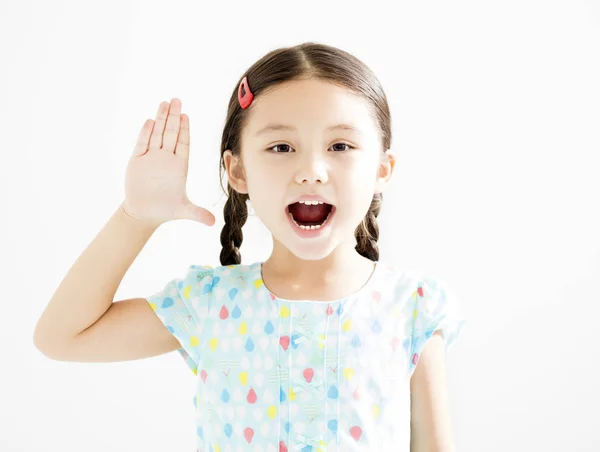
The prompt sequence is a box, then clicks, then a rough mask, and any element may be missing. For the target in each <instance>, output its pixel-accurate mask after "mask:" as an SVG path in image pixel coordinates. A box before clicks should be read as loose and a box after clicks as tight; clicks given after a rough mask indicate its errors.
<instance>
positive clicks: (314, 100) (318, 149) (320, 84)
mask: <svg viewBox="0 0 600 452" xmlns="http://www.w3.org/2000/svg"><path fill="white" fill-rule="evenodd" d="M369 107H370V106H369V104H368V102H367V101H366V100H364V99H363V98H361V97H359V96H356V95H354V94H353V93H350V92H349V91H347V90H345V89H343V88H340V87H338V86H335V85H333V84H331V83H326V82H324V81H320V80H316V79H308V80H297V81H291V82H286V83H285V84H283V85H280V86H278V87H276V88H274V89H273V91H268V92H263V93H261V95H260V96H257V97H256V98H255V99H254V101H253V103H252V105H251V106H250V107H249V108H250V110H249V113H250V114H249V118H248V123H247V125H246V127H245V128H244V130H243V132H242V151H241V159H242V162H241V163H242V167H240V166H239V163H240V162H239V159H238V158H236V157H233V156H232V155H231V151H229V150H228V151H226V153H225V164H226V167H227V171H228V176H229V183H230V184H231V185H232V187H233V188H234V189H236V190H237V191H238V192H240V193H248V195H249V197H250V200H251V202H252V207H253V208H254V210H255V211H256V213H257V215H258V216H259V218H260V219H261V221H262V222H263V223H264V224H265V226H267V228H268V229H269V230H270V231H271V233H272V235H273V238H274V240H275V242H276V243H277V242H279V243H281V244H282V245H284V246H285V247H286V248H287V249H288V250H289V251H290V252H292V253H293V254H295V255H296V256H297V257H299V258H301V259H304V260H316V259H322V258H324V257H326V256H328V255H329V254H330V253H331V252H332V251H333V250H334V249H335V248H336V247H337V246H338V245H339V244H341V243H349V244H351V245H352V247H354V245H355V243H356V242H355V240H354V231H355V229H356V227H357V226H358V225H359V224H360V222H361V221H362V219H363V218H364V216H365V214H366V213H367V211H368V209H369V206H370V204H371V200H372V198H373V195H374V193H378V192H381V191H382V188H383V185H384V183H385V182H386V181H387V180H388V179H389V178H390V177H391V173H392V170H393V166H394V156H393V154H392V153H391V152H387V153H386V154H384V155H382V151H381V145H380V139H379V130H378V127H377V124H376V120H375V118H374V117H372V116H370V109H369ZM340 124H345V125H348V126H351V127H352V128H353V129H349V128H346V127H336V128H333V127H332V126H338V125H340ZM274 126H277V127H274ZM283 126H285V127H283ZM303 195H319V196H321V197H323V198H324V199H325V200H326V202H327V203H329V204H331V205H333V206H334V208H333V209H332V210H333V211H332V213H331V215H330V216H329V219H328V220H327V221H326V222H325V224H324V225H323V227H322V228H320V229H319V230H318V231H312V235H314V236H313V237H305V235H307V234H304V233H303V231H302V230H301V229H299V228H298V227H297V226H295V225H294V223H293V222H292V221H291V220H290V218H289V209H288V206H289V205H290V204H291V203H293V202H294V201H296V200H297V199H298V198H299V197H301V196H303ZM291 210H292V211H293V212H298V211H297V210H294V208H293V207H292V209H291ZM298 215H300V214H298ZM304 218H306V217H304Z"/></svg>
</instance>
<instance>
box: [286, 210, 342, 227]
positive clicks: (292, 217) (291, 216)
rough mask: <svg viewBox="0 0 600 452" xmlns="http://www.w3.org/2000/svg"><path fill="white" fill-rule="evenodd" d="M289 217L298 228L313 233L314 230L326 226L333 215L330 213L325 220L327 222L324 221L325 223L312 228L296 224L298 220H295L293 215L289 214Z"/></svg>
mask: <svg viewBox="0 0 600 452" xmlns="http://www.w3.org/2000/svg"><path fill="white" fill-rule="evenodd" d="M288 215H289V216H290V218H291V219H292V221H293V222H294V224H295V225H296V226H298V227H299V228H301V229H305V230H309V231H312V230H313V229H320V228H321V227H322V226H323V225H324V224H325V223H326V222H327V220H329V215H331V212H329V213H328V214H327V218H325V220H324V221H323V223H321V224H318V225H312V226H305V225H303V224H298V223H297V222H296V220H294V216H293V215H292V214H291V213H288Z"/></svg>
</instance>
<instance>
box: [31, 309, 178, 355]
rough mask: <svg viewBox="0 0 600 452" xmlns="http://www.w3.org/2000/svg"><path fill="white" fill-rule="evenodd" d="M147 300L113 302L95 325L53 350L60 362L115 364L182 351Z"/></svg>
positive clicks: (48, 351)
mask: <svg viewBox="0 0 600 452" xmlns="http://www.w3.org/2000/svg"><path fill="white" fill-rule="evenodd" d="M180 347H181V345H180V344H179V342H178V341H177V339H176V338H175V337H174V336H173V335H172V334H171V333H170V332H169V330H168V329H167V328H166V327H165V326H164V324H163V323H162V322H161V320H160V319H159V318H158V317H157V316H156V314H155V313H154V311H153V309H152V307H151V306H150V305H149V304H148V301H147V300H146V299H145V298H131V299H128V300H122V301H116V302H113V303H112V305H111V306H110V308H108V310H107V311H106V312H105V313H104V314H103V315H102V317H100V318H99V319H98V320H97V321H96V322H95V323H93V324H92V325H91V326H89V327H88V328H87V329H85V330H83V331H82V332H81V333H79V334H78V335H77V336H75V337H74V338H72V339H71V340H70V341H68V342H66V343H65V344H61V345H60V346H55V347H52V349H49V350H41V351H42V352H43V353H44V354H45V355H46V356H48V357H49V358H52V359H56V360H59V361H78V362H114V361H129V360H134V359H140V358H147V357H150V356H156V355H161V354H163V353H167V352H170V351H174V350H176V349H178V348H180Z"/></svg>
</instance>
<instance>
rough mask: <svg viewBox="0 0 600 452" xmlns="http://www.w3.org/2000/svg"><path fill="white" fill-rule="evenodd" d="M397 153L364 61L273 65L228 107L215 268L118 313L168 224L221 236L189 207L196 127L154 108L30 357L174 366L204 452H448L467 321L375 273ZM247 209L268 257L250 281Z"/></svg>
mask: <svg viewBox="0 0 600 452" xmlns="http://www.w3.org/2000/svg"><path fill="white" fill-rule="evenodd" d="M390 143H391V124H390V112H389V108H388V104H387V100H386V96H385V94H384V92H383V90H382V88H381V86H380V84H379V82H378V81H377V79H376V77H375V76H374V75H373V73H372V72H371V71H370V70H369V69H368V68H367V67H366V66H365V64H363V63H362V62H361V61H360V60H358V59H357V58H356V57H354V56H352V55H350V54H348V53H347V52H344V51H342V50H339V49H336V48H334V47H330V46H326V45H322V44H316V43H304V44H301V45H298V46H295V47H291V48H281V49H277V50H274V51H272V52H270V53H268V54H267V55H265V56H264V57H263V58H261V59H260V60H259V61H257V62H256V63H255V64H254V65H253V66H252V67H250V68H249V69H248V71H247V72H246V73H245V74H244V76H243V77H242V79H241V80H240V82H239V84H238V85H236V88H235V91H234V92H233V94H232V96H231V99H230V101H229V109H228V112H227V119H226V122H225V128H224V131H223V135H222V142H221V168H220V170H221V176H222V175H223V174H222V173H223V171H226V173H227V178H228V186H227V195H228V199H227V202H226V204H225V210H224V219H225V226H224V227H223V230H222V232H221V244H222V246H223V248H222V251H221V255H220V262H221V266H218V267H216V268H213V267H210V266H204V265H191V266H190V267H189V269H188V271H187V274H185V275H184V276H183V277H182V278H178V279H174V280H172V281H170V282H169V283H168V284H166V286H165V287H164V289H163V290H161V291H160V292H159V293H156V294H153V295H151V296H149V297H147V298H136V299H130V300H123V301H119V302H113V301H112V300H113V299H114V294H115V292H116V289H117V288H118V286H119V283H120V282H121V280H122V278H123V276H124V274H125V272H126V271H127V269H128V268H129V266H130V265H131V263H132V262H133V260H134V259H135V257H136V256H137V255H138V253H139V252H140V251H141V249H142V248H143V246H144V245H145V243H146V242H147V240H148V239H149V238H150V236H151V235H152V233H153V232H154V231H155V230H156V228H158V227H159V226H160V225H161V224H163V223H165V222H168V221H171V220H176V219H192V220H196V221H200V222H202V223H203V224H206V225H208V226H212V225H213V224H214V222H215V219H214V216H213V215H212V214H211V213H210V212H209V211H207V210H205V209H203V208H201V207H198V206H195V205H193V204H192V203H191V202H190V201H189V199H188V198H187V195H186V190H185V188H186V178H187V164H188V156H189V122H188V117H187V115H185V114H182V113H181V102H180V101H179V99H172V101H171V103H170V104H167V103H161V105H160V108H159V110H158V114H157V116H156V121H155V122H153V121H147V122H146V124H145V126H144V128H143V129H142V131H141V133H140V136H139V140H138V143H137V146H136V148H135V151H134V154H133V156H132V157H131V159H130V162H129V166H128V169H127V174H126V196H125V200H124V201H123V203H122V204H121V205H120V206H119V209H117V211H116V212H115V214H114V215H113V217H112V218H111V220H110V221H109V223H107V225H106V226H105V227H104V229H103V230H102V231H101V232H100V234H99V235H98V237H96V239H95V240H94V241H93V242H92V244H91V245H90V246H89V247H88V249H87V250H86V251H85V252H84V254H83V255H82V256H80V258H79V259H78V261H77V262H76V263H75V264H74V267H73V268H72V269H71V270H70V272H69V274H68V275H67V276H66V277H65V279H64V280H63V282H62V283H61V285H60V286H59V288H58V289H57V291H56V293H55V294H54V296H53V298H52V300H51V301H50V303H49V304H48V307H47V308H46V310H45V312H44V314H43V315H42V317H41V318H40V320H39V322H38V325H37V328H36V332H35V343H36V345H37V347H38V348H39V349H40V350H41V351H42V352H43V353H44V354H46V355H47V356H49V357H51V358H53V359H61V360H70V361H119V360H129V359H138V358H143V357H148V356H155V355H159V354H162V353H166V352H168V351H172V350H178V351H179V353H180V354H181V356H182V357H183V358H184V359H185V361H186V362H187V365H188V366H189V368H190V369H191V370H192V372H193V373H194V375H196V376H197V389H196V394H195V398H194V403H195V407H196V410H195V414H196V423H197V450H198V451H203V452H209V451H215V452H216V451H261V452H262V451H280V452H281V451H294V450H302V451H304V452H308V451H328V452H332V451H375V450H376V451H395V452H397V451H402V450H404V451H408V450H409V449H410V450H411V451H450V450H453V447H452V440H451V436H450V422H449V419H448V409H447V394H446V388H445V367H444V365H445V362H444V361H445V355H444V352H445V350H446V349H447V347H448V346H449V345H450V344H451V343H452V342H453V341H454V339H455V338H456V337H457V335H458V333H459V331H460V330H461V328H462V326H463V324H464V320H463V319H462V317H461V316H460V315H459V313H458V307H457V304H456V303H455V302H454V301H453V300H454V298H453V297H451V296H450V295H449V293H448V291H447V290H445V289H444V286H443V284H441V283H440V282H439V281H437V280H436V279H434V278H431V277H428V276H424V275H423V276H419V275H414V274H411V273H409V272H407V271H402V270H399V269H396V268H394V267H392V266H389V265H385V264H384V263H382V262H380V261H379V249H378V246H377V239H378V234H379V229H378V226H377V215H378V214H379V211H380V207H381V203H382V190H383V188H384V185H385V184H386V183H387V182H388V181H389V180H390V178H391V176H392V172H393V169H394V164H395V157H394V154H393V153H392V152H390V150H389V149H390ZM250 200H252V206H253V207H254V209H255V211H256V213H257V215H258V216H259V217H260V219H261V220H262V221H263V223H264V224H265V225H266V226H267V227H268V229H269V230H270V232H271V233H272V236H273V251H272V254H271V255H270V257H269V258H268V259H267V260H266V261H264V262H255V263H252V264H250V265H244V264H242V263H241V254H240V247H241V245H242V238H243V235H242V226H243V225H244V223H245V222H246V219H247V202H248V201H250ZM92 274H93V277H90V276H91V275H92ZM90 281H93V284H95V286H92V287H90ZM83 286H85V293H87V294H91V295H92V296H93V297H95V298H93V299H91V300H86V301H85V303H82V302H81V301H80V300H79V298H80V294H81V293H82V292H83V290H82V287H83ZM59 332H60V333H59ZM444 341H445V342H444Z"/></svg>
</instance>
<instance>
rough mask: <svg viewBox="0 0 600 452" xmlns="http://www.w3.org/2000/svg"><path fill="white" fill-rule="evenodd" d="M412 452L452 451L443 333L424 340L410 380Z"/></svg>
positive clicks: (439, 332)
mask: <svg viewBox="0 0 600 452" xmlns="http://www.w3.org/2000/svg"><path fill="white" fill-rule="evenodd" d="M410 401H411V410H410V411H411V420H410V431H411V435H410V436H411V437H410V450H411V452H452V451H453V450H454V449H453V445H452V437H451V431H450V430H451V429H450V427H451V426H450V416H449V409H448V408H449V407H448V390H447V386H446V354H445V343H444V336H443V335H442V332H441V330H437V331H435V332H434V333H433V334H432V336H431V337H430V338H429V339H428V340H427V342H426V343H425V346H424V348H423V350H422V352H421V355H420V357H419V360H418V362H417V365H416V368H415V370H414V373H413V374H412V377H411V379H410Z"/></svg>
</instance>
